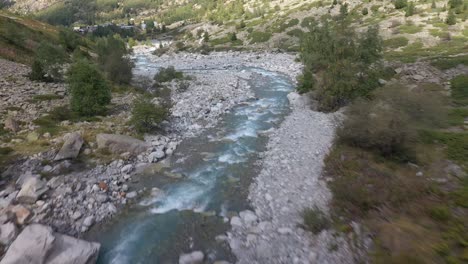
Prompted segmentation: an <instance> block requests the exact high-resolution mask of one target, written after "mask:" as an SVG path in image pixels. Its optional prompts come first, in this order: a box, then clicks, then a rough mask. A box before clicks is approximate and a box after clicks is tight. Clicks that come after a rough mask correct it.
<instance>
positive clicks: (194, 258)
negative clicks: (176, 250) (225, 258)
mask: <svg viewBox="0 0 468 264" xmlns="http://www.w3.org/2000/svg"><path fill="white" fill-rule="evenodd" d="M204 258H205V255H204V254H203V252H201V251H193V252H191V253H188V254H182V255H180V257H179V264H200V263H202V262H203V259H204Z"/></svg>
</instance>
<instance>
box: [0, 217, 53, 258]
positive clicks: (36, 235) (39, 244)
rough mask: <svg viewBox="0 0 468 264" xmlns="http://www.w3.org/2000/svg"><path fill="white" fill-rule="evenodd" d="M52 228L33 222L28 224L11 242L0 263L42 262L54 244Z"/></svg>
mask: <svg viewBox="0 0 468 264" xmlns="http://www.w3.org/2000/svg"><path fill="white" fill-rule="evenodd" d="M54 241H55V237H54V236H53V232H52V228H50V227H47V226H43V225H38V224H33V225H30V226H27V227H26V228H25V229H24V230H23V231H22V232H21V234H20V235H19V236H18V237H17V238H16V240H15V241H14V242H13V244H11V246H10V248H9V249H8V251H7V252H6V254H5V256H4V257H3V259H2V261H1V262H0V264H18V263H29V264H42V263H46V259H47V255H48V254H49V252H50V250H51V249H52V247H53V246H54Z"/></svg>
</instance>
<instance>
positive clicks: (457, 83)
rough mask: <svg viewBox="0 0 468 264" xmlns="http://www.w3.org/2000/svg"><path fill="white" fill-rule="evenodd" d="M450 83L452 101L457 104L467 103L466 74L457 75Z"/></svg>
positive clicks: (467, 86)
mask: <svg viewBox="0 0 468 264" xmlns="http://www.w3.org/2000/svg"><path fill="white" fill-rule="evenodd" d="M450 84H451V89H452V98H453V101H454V102H455V103H456V104H458V105H463V106H466V105H468V75H459V76H457V77H455V78H453V79H452V80H451V81H450Z"/></svg>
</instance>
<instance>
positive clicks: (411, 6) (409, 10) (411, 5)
mask: <svg viewBox="0 0 468 264" xmlns="http://www.w3.org/2000/svg"><path fill="white" fill-rule="evenodd" d="M412 15H414V3H413V2H410V3H409V4H408V6H407V7H406V11H405V16H406V17H410V16H412Z"/></svg>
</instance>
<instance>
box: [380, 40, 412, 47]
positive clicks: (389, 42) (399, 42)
mask: <svg viewBox="0 0 468 264" xmlns="http://www.w3.org/2000/svg"><path fill="white" fill-rule="evenodd" d="M408 42H409V40H408V39H407V38H405V37H396V38H391V39H386V40H385V41H384V42H383V44H384V46H385V47H386V48H392V49H397V48H400V47H404V46H406V45H408Z"/></svg>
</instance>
